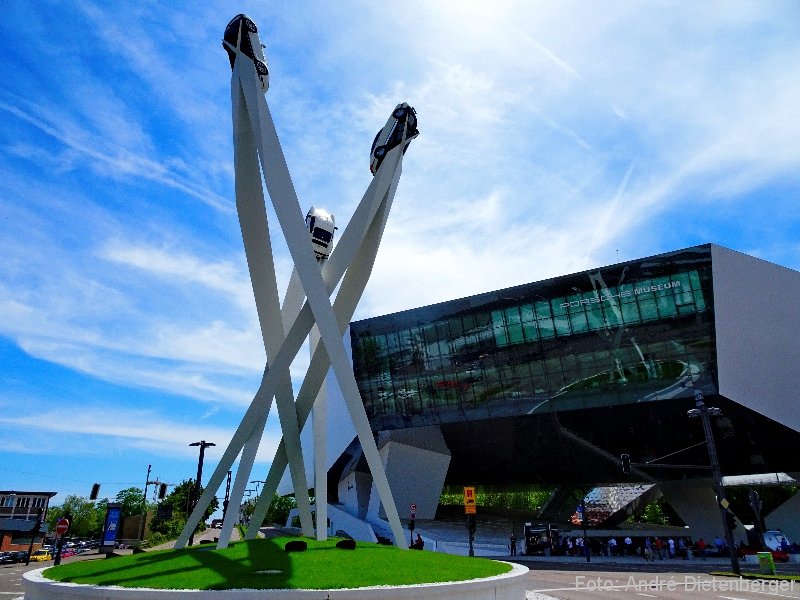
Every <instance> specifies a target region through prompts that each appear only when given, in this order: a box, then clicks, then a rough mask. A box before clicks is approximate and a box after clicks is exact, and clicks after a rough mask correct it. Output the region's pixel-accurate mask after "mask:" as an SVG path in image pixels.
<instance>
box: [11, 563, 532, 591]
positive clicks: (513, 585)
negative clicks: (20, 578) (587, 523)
mask: <svg viewBox="0 0 800 600" xmlns="http://www.w3.org/2000/svg"><path fill="white" fill-rule="evenodd" d="M512 567H513V568H512V570H511V572H509V573H505V574H503V575H498V576H497V577H488V578H486V579H473V580H471V581H461V582H457V583H432V584H426V585H406V586H400V587H370V588H355V589H346V590H220V591H206V590H154V589H150V588H122V587H103V586H99V585H80V584H76V583H60V582H57V581H53V580H51V579H47V578H45V577H44V576H42V572H43V571H44V570H45V569H36V570H34V571H28V572H27V573H25V574H24V578H25V600H76V599H77V598H87V599H92V598H97V599H102V600H116V599H126V600H133V599H134V598H136V599H141V600H181V599H183V598H186V599H187V600H328V599H330V600H367V599H374V600H394V599H404V600H412V599H413V600H418V599H419V598H434V597H435V598H437V599H443V600H524V598H525V581H526V579H525V575H526V574H527V572H528V568H527V567H523V566H522V565H517V564H512Z"/></svg>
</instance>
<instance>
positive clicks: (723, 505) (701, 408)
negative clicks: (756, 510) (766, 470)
mask: <svg viewBox="0 0 800 600" xmlns="http://www.w3.org/2000/svg"><path fill="white" fill-rule="evenodd" d="M704 400H705V399H704V398H703V392H701V391H700V390H697V389H696V390H695V391H694V405H695V406H696V408H694V409H692V410H690V411H689V412H688V415H689V416H690V417H700V420H701V421H702V422H703V432H704V434H705V437H706V447H707V448H708V458H709V460H710V461H711V472H712V474H713V477H714V491H715V492H716V494H717V505H718V506H719V514H720V518H721V519H722V527H723V530H724V531H725V542H726V544H727V545H728V553H729V554H730V557H731V568H732V569H733V572H734V573H736V574H737V575H741V570H740V569H739V558H738V557H737V556H736V546H735V544H734V541H733V531H731V528H730V526H729V523H728V513H729V509H728V506H730V504H729V503H728V500H727V499H726V498H725V489H724V488H723V487H722V471H720V468H719V458H718V457H717V446H716V444H715V443H714V431H713V430H712V429H711V418H710V417H712V416H713V417H718V416H720V415H721V414H722V411H721V410H720V409H718V408H714V407H711V408H709V407H707V406H706V404H705V401H704Z"/></svg>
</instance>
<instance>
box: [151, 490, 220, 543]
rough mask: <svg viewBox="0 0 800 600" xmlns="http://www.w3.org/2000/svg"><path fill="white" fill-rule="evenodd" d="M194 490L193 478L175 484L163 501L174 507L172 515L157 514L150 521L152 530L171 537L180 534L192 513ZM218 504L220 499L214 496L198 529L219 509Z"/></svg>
mask: <svg viewBox="0 0 800 600" xmlns="http://www.w3.org/2000/svg"><path fill="white" fill-rule="evenodd" d="M193 491H194V481H193V480H192V479H187V480H185V481H183V482H181V483H179V484H178V485H177V486H175V489H173V490H172V492H171V493H170V494H169V495H168V496H167V497H166V498H164V500H163V501H162V504H164V505H167V506H169V507H171V508H172V515H171V516H170V517H169V518H168V519H163V518H159V516H158V515H156V516H155V518H154V519H153V520H152V521H151V523H150V530H151V531H153V532H155V533H161V534H163V535H166V536H170V537H172V536H178V535H179V534H180V532H181V531H182V530H183V528H184V526H185V525H186V521H187V520H188V518H189V514H190V513H191V504H190V502H191V498H192V493H193ZM202 493H203V488H202V487H201V488H200V494H202ZM218 506H219V501H218V500H217V499H216V498H214V499H213V500H212V501H211V503H210V504H209V505H208V508H207V509H206V512H205V514H204V515H203V519H202V520H201V522H200V523H198V526H197V530H201V529H202V528H203V525H204V524H203V521H205V520H206V519H208V518H209V517H210V516H211V515H212V514H213V513H214V511H215V510H217V507H218Z"/></svg>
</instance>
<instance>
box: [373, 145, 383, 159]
mask: <svg viewBox="0 0 800 600" xmlns="http://www.w3.org/2000/svg"><path fill="white" fill-rule="evenodd" d="M373 155H374V156H375V158H383V157H384V156H386V146H378V147H377V148H375V152H373Z"/></svg>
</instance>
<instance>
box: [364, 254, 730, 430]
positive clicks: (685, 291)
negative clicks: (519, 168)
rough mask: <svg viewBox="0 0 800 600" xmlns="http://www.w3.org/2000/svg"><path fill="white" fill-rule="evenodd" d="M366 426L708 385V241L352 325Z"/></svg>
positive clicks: (605, 403) (536, 410)
mask: <svg viewBox="0 0 800 600" xmlns="http://www.w3.org/2000/svg"><path fill="white" fill-rule="evenodd" d="M350 335H351V342H352V349H353V364H354V371H355V374H356V379H357V381H358V384H359V388H360V391H361V396H362V399H363V401H364V405H365V407H366V410H367V414H368V416H369V418H370V422H371V424H372V427H373V429H374V430H376V431H377V430H386V429H392V428H398V427H409V426H417V425H430V424H439V425H443V424H447V423H458V422H463V421H470V420H475V421H478V420H486V419H502V418H508V417H519V416H521V415H531V416H534V415H540V414H543V413H553V412H555V413H561V412H563V411H573V410H585V409H594V408H601V407H611V406H619V405H631V404H635V403H652V402H668V401H669V400H670V399H673V398H684V399H685V398H691V396H692V389H691V388H690V387H689V388H687V387H686V384H687V383H690V382H693V383H695V385H698V384H699V385H702V386H703V389H704V390H706V391H709V392H710V391H711V390H716V377H715V353H714V321H713V292H712V284H711V248H710V246H698V247H695V248H690V249H687V250H682V251H677V252H673V253H669V254H664V255H660V256H657V257H652V258H646V259H641V260H638V261H633V262H629V263H623V264H618V265H613V266H609V267H604V268H601V269H593V270H590V271H586V272H583V273H578V274H574V275H567V276H563V277H558V278H555V279H550V280H546V281H542V282H537V283H531V284H526V285H521V286H517V287H514V288H508V289H505V290H500V291H496V292H490V293H485V294H480V295H477V296H472V297H469V298H463V299H459V300H453V301H450V302H445V303H441V304H436V305H432V306H427V307H422V308H418V309H413V310H409V311H404V312H401V313H396V314H392V315H387V316H382V317H376V318H373V319H367V320H363V321H358V322H355V323H352V324H351V326H350Z"/></svg>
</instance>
